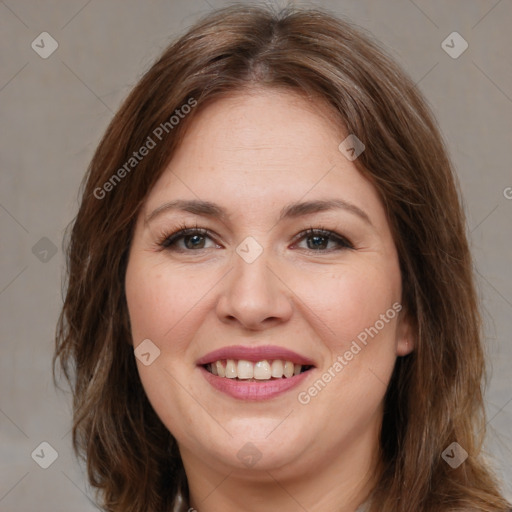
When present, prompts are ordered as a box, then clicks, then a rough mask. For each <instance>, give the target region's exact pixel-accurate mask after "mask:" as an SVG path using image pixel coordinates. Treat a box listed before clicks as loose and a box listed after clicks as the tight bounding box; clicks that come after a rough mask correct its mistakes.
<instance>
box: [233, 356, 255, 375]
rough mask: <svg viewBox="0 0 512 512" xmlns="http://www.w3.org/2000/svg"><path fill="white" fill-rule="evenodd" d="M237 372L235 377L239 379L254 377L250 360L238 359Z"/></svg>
mask: <svg viewBox="0 0 512 512" xmlns="http://www.w3.org/2000/svg"><path fill="white" fill-rule="evenodd" d="M237 372H238V375H237V377H238V378H239V379H252V378H253V377H255V375H254V366H253V364H252V363H251V362H250V361H244V360H243V359H240V361H238V366H237Z"/></svg>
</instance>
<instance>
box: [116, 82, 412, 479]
mask: <svg viewBox="0 0 512 512" xmlns="http://www.w3.org/2000/svg"><path fill="white" fill-rule="evenodd" d="M331 119H332V118H330V117H329V115H328V112H327V111H326V110H325V107H324V106H323V105H322V104H321V103H316V102H311V101H308V100H305V99H303V98H302V97H301V96H299V95H297V94H296V93H293V92H285V91H276V90H252V91H251V92H248V91H244V92H243V93H238V94H236V95H233V96H230V97H229V98H226V99H222V100H219V101H217V102H216V103H213V104H211V105H210V106H208V107H206V108H204V109H203V110H202V111H201V112H198V117H197V118H196V119H194V121H193V122H192V123H191V125H190V127H189V130H188V131H187V134H186V136H185V139H184V141H183V144H182V145H181V146H180V148H179V149H178V151H177V152H176V153H175V155H174V157H173V159H172V161H171V162H170V165H169V166H168V168H167V169H166V170H165V172H164V173H163V175H162V176H161V178H160V179H159V181H158V182H157V184H156V185H155V186H154V188H153V189H152V191H151V192H150V194H149V196H148V197H147V201H146V203H145V206H144V208H143V209H142V211H141V214H140V215H139V218H138V221H137V225H136V229H135V233H134V237H133V243H132V247H131V252H130V257H129V263H128V269H127V274H126V295H127V301H128V308H129V314H130V320H131V326H132V334H133V344H134V347H135V348H136V347H137V346H138V345H139V344H141V342H143V340H150V341H145V342H144V344H143V345H142V346H141V347H140V348H139V350H138V352H137V354H138V355H139V357H138V359H137V364H138V369H139V373H140V377H141V380H142V384H143V386H144V389H145V391H146V393H147V396H148V397H149V400H150V401H151V404H152V405H153V407H154V409H155V411H156V412H157V414H158V415H159V417H160V418H161V420H162V421H163V423H164V424H165V425H166V426H167V428H168V429H169V430H170V431H171V432H172V434H173V435H174V436H175V438H176V439H177V441H178V444H179V446H180V451H181V454H182V458H183V460H184V463H185V467H186V468H187V470H191V471H193V470H194V467H199V466H201V465H203V466H207V467H209V468H211V469H212V470H215V471H225V472H226V473H227V472H229V471H233V469H234V468H235V467H236V468H238V469H237V473H238V474H244V473H243V472H244V471H246V472H251V474H253V475H254V474H256V472H257V471H258V470H273V473H272V474H273V475H277V474H280V475H283V476H284V475H294V474H296V473H297V472H300V474H312V475H314V474H317V472H318V471H320V470H321V469H325V468H326V467H327V466H329V465H331V466H332V465H337V466H338V470H339V469H340V468H341V467H342V466H343V467H345V468H346V471H347V472H350V471H357V468H361V467H363V466H365V467H366V466H367V465H368V461H369V460H370V459H371V458H372V456H374V454H375V452H376V446H377V444H378V436H379V430H380V424H381V419H382V404H383V397H384V394H385V391H386V387H387V384H388V382H389V379H390V376H391V373H392V370H393V366H394V363H395V359H396V357H397V356H400V355H405V354H406V353H408V352H409V351H410V350H411V349H412V343H411V342H410V341H411V340H410V339H409V328H408V326H407V323H406V321H405V320H404V318H403V312H402V313H398V311H399V310H400V309H401V306H400V301H401V276H400V271H399V263H398V257H397V252H396V248H395V245H394V242H393V240H392V235H391V232H390V227H389V225H388V222H387V219H386V215H385V211H384V208H383V205H382V203H381V201H380V199H379V197H378V194H377V192H376V189H375V188H374V187H373V186H372V184H371V183H370V182H369V181H368V180H367V179H366V178H364V177H363V176H362V175H361V174H360V173H359V172H358V171H357V169H356V167H355V165H354V163H353V162H352V161H350V160H349V159H348V158H347V157H346V156H345V154H344V153H342V152H341V151H340V149H338V146H339V144H340V142H342V140H344V139H345V138H346V137H347V135H348V134H347V133H343V132H342V131H341V130H340V129H339V127H337V126H336V124H334V122H333V121H332V120H331ZM364 143H365V144H366V145H367V146H368V145H371V140H366V141H364ZM348 154H349V155H350V153H348ZM182 229H187V230H188V231H187V232H186V233H185V234H184V235H183V234H182V235H175V234H176V233H177V232H179V231H180V230H182ZM158 350H159V351H160V352H159V353H158ZM140 353H142V354H144V355H143V356H141V354H140ZM155 357H156V358H155ZM308 368H309V369H308ZM304 370H305V371H304ZM212 372H213V373H212ZM298 372H301V373H298ZM222 375H224V376H222ZM251 376H252V378H251ZM338 473H339V471H338ZM247 474H249V473H247Z"/></svg>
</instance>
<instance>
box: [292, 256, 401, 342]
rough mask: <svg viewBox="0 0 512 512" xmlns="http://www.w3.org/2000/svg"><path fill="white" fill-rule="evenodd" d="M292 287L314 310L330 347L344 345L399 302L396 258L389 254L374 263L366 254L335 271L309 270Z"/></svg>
mask: <svg viewBox="0 0 512 512" xmlns="http://www.w3.org/2000/svg"><path fill="white" fill-rule="evenodd" d="M294 289H295V290H297V295H298V296H299V297H300V298H301V300H302V301H303V302H304V304H306V305H307V306H308V307H309V308H310V309H311V310H312V311H313V312H315V313H316V315H317V317H318V323H319V328H321V329H322V332H325V333H326V334H327V338H328V339H330V340H331V343H330V344H331V349H332V348H334V346H341V348H343V346H344V345H345V344H346V343H347V341H350V340H352V339H355V338H356V337H357V336H358V334H359V333H361V332H363V331H364V329H365V328H368V327H370V326H373V325H374V324H375V322H376V321H378V320H379V318H380V315H382V314H384V315H385V314H386V312H387V311H388V310H389V309H390V308H392V305H393V304H394V303H396V302H400V297H401V278H400V271H399V267H398V262H396V261H395V260H393V259H392V258H391V259H389V260H387V261H382V260H381V261H379V262H375V263H374V262H372V261H371V258H368V261H362V262H358V263H357V264H354V265H352V264H351V265H347V266H344V267H340V268H339V269H338V270H337V271H335V272H332V271H331V272H325V273H321V274H316V275H311V274H310V275H309V276H308V278H307V279H299V280H297V281H296V283H295V285H294ZM392 313H393V311H392ZM393 316H394V315H393ZM389 324H394V322H392V321H391V322H389ZM322 325H323V328H322ZM379 326H380V323H379ZM387 326H388V324H387V323H386V327H387ZM382 330H383V331H386V332H389V331H390V329H382Z"/></svg>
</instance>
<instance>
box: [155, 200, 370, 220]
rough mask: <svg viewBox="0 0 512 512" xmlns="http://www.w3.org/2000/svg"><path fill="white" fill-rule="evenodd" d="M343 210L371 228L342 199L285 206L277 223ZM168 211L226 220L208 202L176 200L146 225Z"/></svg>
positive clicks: (362, 214)
mask: <svg viewBox="0 0 512 512" xmlns="http://www.w3.org/2000/svg"><path fill="white" fill-rule="evenodd" d="M340 209H341V210H345V211H347V212H349V213H352V214H354V215H356V216H358V217H359V218H360V219H362V220H363V221H365V222H366V223H367V224H369V225H370V226H373V224H372V222H371V220H370V217H369V216H368V214H367V213H366V212H365V211H364V210H362V209H361V208H359V207H358V206H356V205H355V204H352V203H349V202H347V201H344V200H342V199H328V200H316V201H304V202H295V203H290V204H288V205H286V206H285V207H284V208H283V209H282V210H281V213H280V215H279V220H278V222H280V221H282V220H285V219H292V218H297V217H303V216H306V215H311V214H313V213H319V212H324V211H328V210H340ZM170 210H181V211H185V212H189V213H192V214H194V215H201V216H204V217H213V218H218V219H220V220H223V221H225V220H226V219H227V218H228V214H227V212H226V210H224V209H223V208H222V207H220V206H219V205H217V204H215V203H212V202H210V201H201V200H197V199H192V200H183V199H177V200H175V201H169V202H167V203H164V204H162V205H161V206H159V207H158V208H156V209H155V210H153V211H152V212H151V213H150V214H149V215H148V216H147V217H146V221H145V222H146V223H148V222H150V221H151V220H153V219H154V218H155V217H157V216H159V215H160V214H162V213H163V212H167V211H170Z"/></svg>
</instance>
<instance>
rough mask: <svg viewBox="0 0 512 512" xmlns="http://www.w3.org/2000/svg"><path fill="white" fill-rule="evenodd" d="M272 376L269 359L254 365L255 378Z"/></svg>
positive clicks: (262, 378)
mask: <svg viewBox="0 0 512 512" xmlns="http://www.w3.org/2000/svg"><path fill="white" fill-rule="evenodd" d="M270 377H272V373H271V371H270V365H269V364H268V361H258V362H257V363H256V364H255V365H254V378H255V379H256V380H268V379H270Z"/></svg>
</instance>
